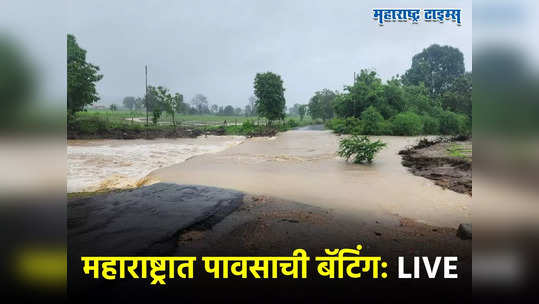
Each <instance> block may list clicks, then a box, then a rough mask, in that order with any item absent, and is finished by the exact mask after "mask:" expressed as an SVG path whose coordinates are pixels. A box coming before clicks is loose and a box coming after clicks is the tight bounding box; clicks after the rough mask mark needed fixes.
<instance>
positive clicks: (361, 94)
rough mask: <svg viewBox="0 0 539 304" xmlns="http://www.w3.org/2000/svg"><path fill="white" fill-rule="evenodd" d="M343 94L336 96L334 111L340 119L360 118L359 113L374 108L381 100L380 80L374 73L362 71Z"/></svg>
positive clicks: (382, 91) (382, 89)
mask: <svg viewBox="0 0 539 304" xmlns="http://www.w3.org/2000/svg"><path fill="white" fill-rule="evenodd" d="M344 90H345V92H344V93H343V94H340V95H338V96H337V98H336V100H335V105H334V109H335V112H336V114H337V115H338V116H340V117H350V116H353V117H356V118H360V117H361V113H363V111H365V110H366V109H367V108H368V107H370V106H376V105H377V104H379V103H380V101H381V100H382V99H383V93H384V88H383V85H382V80H381V79H380V78H378V76H377V75H376V72H375V71H370V70H366V69H363V70H361V72H360V74H359V75H358V76H357V77H356V79H355V81H354V84H353V85H352V86H346V87H345V88H344Z"/></svg>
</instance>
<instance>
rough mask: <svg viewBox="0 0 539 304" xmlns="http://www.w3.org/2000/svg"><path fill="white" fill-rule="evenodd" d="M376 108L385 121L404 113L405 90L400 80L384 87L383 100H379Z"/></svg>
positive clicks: (390, 81) (391, 81) (395, 80)
mask: <svg viewBox="0 0 539 304" xmlns="http://www.w3.org/2000/svg"><path fill="white" fill-rule="evenodd" d="M376 108H377V109H378V111H379V112H380V114H382V116H383V117H384V119H389V118H390V117H393V116H395V115H396V114H397V113H400V112H402V111H404V108H405V102H404V90H403V88H402V84H401V82H400V80H399V79H398V78H393V79H391V80H389V81H388V82H387V84H385V85H383V92H382V98H381V99H379V100H378V103H377V104H376Z"/></svg>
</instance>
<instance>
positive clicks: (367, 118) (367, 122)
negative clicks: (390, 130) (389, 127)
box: [361, 106, 384, 135]
mask: <svg viewBox="0 0 539 304" xmlns="http://www.w3.org/2000/svg"><path fill="white" fill-rule="evenodd" d="M383 125H384V117H383V116H382V114H380V112H378V111H377V110H376V108H375V107H373V106H370V107H368V108H367V109H366V110H365V111H363V112H362V113H361V134H367V135H381V134H383V130H382V129H383V127H384V126H383Z"/></svg>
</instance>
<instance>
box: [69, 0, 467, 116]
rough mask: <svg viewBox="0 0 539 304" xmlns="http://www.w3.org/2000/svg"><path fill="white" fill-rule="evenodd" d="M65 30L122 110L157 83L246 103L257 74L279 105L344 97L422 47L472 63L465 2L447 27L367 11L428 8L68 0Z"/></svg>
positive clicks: (279, 0) (279, 1)
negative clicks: (275, 82)
mask: <svg viewBox="0 0 539 304" xmlns="http://www.w3.org/2000/svg"><path fill="white" fill-rule="evenodd" d="M68 3H69V7H68V10H67V15H68V31H69V32H70V33H73V34H75V36H76V37H77V40H78V42H79V45H81V47H83V48H85V49H86V50H88V60H89V61H90V62H92V63H94V64H97V65H99V66H100V67H101V71H102V73H103V74H104V78H103V80H101V81H100V82H99V84H98V90H99V93H100V95H101V97H102V101H101V103H112V102H114V103H120V102H121V100H122V99H123V97H124V96H142V95H143V94H144V65H145V64H148V68H149V76H148V77H149V80H148V81H149V84H152V85H164V86H166V87H168V88H170V89H171V90H172V91H174V92H180V93H182V94H183V95H184V97H185V99H186V101H190V100H191V98H192V97H193V96H194V95H195V94H197V93H202V94H204V95H206V96H207V97H208V100H209V102H210V103H212V104H220V105H226V104H231V105H234V106H242V107H243V106H244V105H245V104H246V103H247V99H248V98H249V96H251V95H253V80H254V76H255V74H256V73H257V72H266V71H272V72H275V73H278V74H280V75H281V76H282V78H283V80H284V86H285V88H286V92H285V97H286V100H287V106H291V105H293V104H294V103H307V102H308V100H309V98H310V97H311V96H312V95H313V93H314V92H315V91H317V90H320V89H323V88H328V89H333V90H342V88H343V85H345V84H350V83H351V81H352V79H353V73H354V71H356V72H359V71H360V70H361V69H363V68H370V69H375V70H376V71H377V72H378V73H379V75H380V76H381V77H382V78H383V79H384V80H387V79H389V78H391V76H393V75H395V74H402V73H404V71H405V70H406V69H407V68H409V67H410V64H411V60H412V56H413V55H414V54H416V53H418V52H420V51H421V50H422V49H423V48H425V47H428V46H429V45H430V44H433V43H438V44H441V45H451V46H454V47H457V48H459V49H460V50H461V51H462V52H463V53H464V60H465V65H466V70H470V69H471V66H472V20H471V15H472V7H471V1H467V0H465V1H455V0H452V1H436V6H435V7H436V8H461V9H462V10H463V13H462V14H463V15H462V26H460V27H459V26H457V25H456V24H454V23H452V22H445V23H444V24H440V23H425V22H420V23H419V24H411V23H391V24H386V25H384V26H383V27H380V26H378V24H377V22H376V21H374V20H373V18H372V9H373V8H432V3H433V2H432V1H413V2H412V1H384V2H383V5H382V4H380V3H381V1H358V0H346V1H329V0H325V1H312V0H310V1H290V0H288V1H286V0H257V1H248V0H243V1H239V0H233V1H230V0H229V1H208V0H202V1H140V2H139V1H106V0H103V1H101V0H100V1H96V0H93V1H69V2H68Z"/></svg>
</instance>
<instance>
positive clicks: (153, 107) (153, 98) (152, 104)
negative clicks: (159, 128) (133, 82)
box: [146, 86, 163, 125]
mask: <svg viewBox="0 0 539 304" xmlns="http://www.w3.org/2000/svg"><path fill="white" fill-rule="evenodd" d="M146 107H147V108H148V111H150V112H152V122H153V124H154V125H156V124H157V122H158V121H159V118H161V112H163V103H162V102H161V99H160V97H159V90H158V88H157V87H154V86H148V93H147V94H146Z"/></svg>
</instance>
